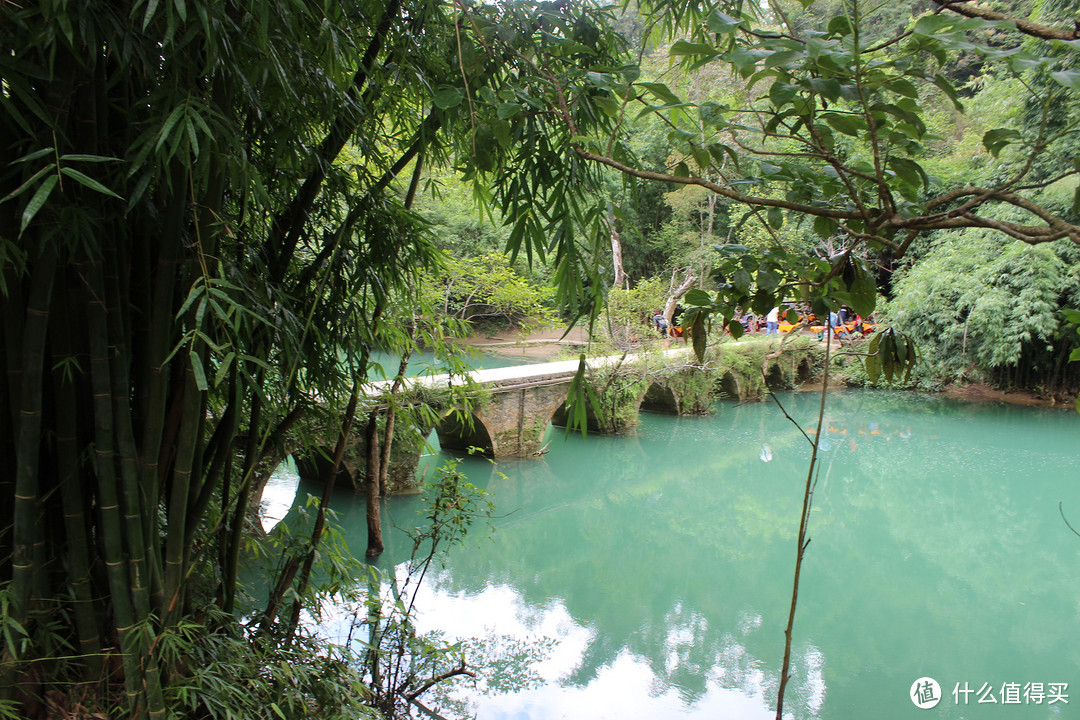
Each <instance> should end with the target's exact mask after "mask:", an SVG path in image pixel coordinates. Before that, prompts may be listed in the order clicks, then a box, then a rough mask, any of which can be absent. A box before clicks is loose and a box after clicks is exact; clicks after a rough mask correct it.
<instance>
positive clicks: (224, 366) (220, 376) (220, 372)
mask: <svg viewBox="0 0 1080 720" xmlns="http://www.w3.org/2000/svg"><path fill="white" fill-rule="evenodd" d="M235 358H236V352H235V351H230V352H229V353H228V354H227V355H226V356H225V357H224V358H223V359H222V361H221V364H220V365H219V366H218V369H217V373H215V374H214V387H220V386H221V383H222V381H224V380H225V376H226V375H227V374H228V373H229V368H230V367H232V363H233V360H234V359H235Z"/></svg>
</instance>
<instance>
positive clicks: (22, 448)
mask: <svg viewBox="0 0 1080 720" xmlns="http://www.w3.org/2000/svg"><path fill="white" fill-rule="evenodd" d="M55 276H56V249H55V247H53V246H52V245H51V244H49V245H47V246H46V247H45V249H44V250H43V251H42V254H41V255H40V256H39V257H38V259H37V261H36V262H35V263H34V270H33V272H32V273H31V275H30V277H31V281H30V292H29V297H28V299H27V303H26V319H25V321H24V322H23V334H22V348H21V350H22V358H21V367H22V372H21V377H20V383H21V385H22V388H21V389H22V392H20V393H19V394H18V395H17V396H15V395H14V394H13V397H19V415H18V422H17V423H16V425H15V430H16V436H15V441H16V445H15V501H14V503H13V506H12V513H13V525H14V526H13V528H12V531H11V535H12V554H11V611H10V612H11V615H10V617H11V620H13V621H14V622H15V623H18V626H21V627H22V628H28V627H29V622H28V620H29V618H30V614H31V609H32V603H33V600H34V599H35V597H36V596H37V595H38V594H39V592H38V591H39V587H38V586H39V585H40V583H41V573H42V572H43V570H44V568H43V558H42V557H41V549H42V543H43V542H44V537H45V533H44V523H43V521H44V518H43V514H42V504H41V496H40V487H39V482H38V481H39V478H38V470H39V463H40V458H41V431H42V427H41V426H42V421H41V411H42V405H43V402H44V394H45V393H44V385H43V381H44V377H43V376H44V367H45V346H46V342H47V340H48V332H49V305H50V302H51V297H52V290H53V283H54V279H55ZM18 626H17V627H18ZM18 634H19V635H21V633H18ZM13 671H14V666H10V667H9V668H5V670H4V672H3V676H2V678H0V686H2V687H4V688H5V692H6V689H7V688H9V687H10V684H11V681H12V676H11V673H12V672H13Z"/></svg>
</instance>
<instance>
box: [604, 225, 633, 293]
mask: <svg viewBox="0 0 1080 720" xmlns="http://www.w3.org/2000/svg"><path fill="white" fill-rule="evenodd" d="M607 223H608V234H609V235H610V236H611V264H612V266H613V268H614V270H615V279H614V280H612V285H611V286H612V287H617V288H622V289H624V290H628V289H629V288H630V279H629V278H628V277H627V276H626V271H625V270H623V260H622V241H621V240H620V239H619V231H618V230H616V229H615V208H614V207H612V205H611V203H608V217H607Z"/></svg>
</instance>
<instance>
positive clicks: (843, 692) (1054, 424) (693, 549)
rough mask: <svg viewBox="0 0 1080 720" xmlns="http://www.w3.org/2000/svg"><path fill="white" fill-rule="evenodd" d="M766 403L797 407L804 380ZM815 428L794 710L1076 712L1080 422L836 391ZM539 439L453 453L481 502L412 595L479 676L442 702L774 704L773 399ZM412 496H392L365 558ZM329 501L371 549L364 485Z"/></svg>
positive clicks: (789, 505) (561, 709) (793, 442)
mask: <svg viewBox="0 0 1080 720" xmlns="http://www.w3.org/2000/svg"><path fill="white" fill-rule="evenodd" d="M781 399H782V401H783V402H784V404H785V407H787V409H788V411H789V413H790V414H791V415H792V416H793V417H794V418H795V419H796V420H798V421H800V422H801V423H802V424H803V425H804V427H807V428H810V427H812V426H813V425H814V421H815V418H816V410H817V402H818V399H817V396H816V395H815V394H812V393H805V394H789V395H784V396H782V398H781ZM823 433H824V439H823V442H822V451H823V456H822V463H821V468H820V475H819V479H818V483H817V488H816V493H815V496H814V505H813V512H812V520H811V528H810V536H811V543H810V546H809V549H808V551H807V557H806V561H805V563H804V566H803V580H802V589H801V593H800V596H799V606H798V613H797V616H796V622H795V631H794V642H793V658H794V660H793V662H794V669H793V677H792V681H791V684H790V686H789V689H788V694H787V700H786V704H785V709H786V710H787V711H789V712H786V713H785V714H786V715H788V716H789V717H793V718H796V719H798V720H804V719H809V718H819V719H821V720H868V719H869V720H873V719H876V718H882V719H889V718H931V717H932V718H950V719H954V718H955V719H959V718H969V719H971V720H981V719H983V718H985V719H987V720H991V719H996V718H1009V719H1010V720H1029V719H1036V718H1070V717H1080V536H1077V535H1076V534H1074V533H1073V532H1072V531H1071V530H1070V529H1069V527H1068V526H1067V524H1066V522H1065V519H1064V518H1068V520H1069V521H1070V522H1072V524H1073V526H1074V527H1076V528H1077V529H1080V442H1078V439H1080V416H1078V415H1077V414H1076V413H1075V412H1071V411H1065V410H1051V409H1033V408H1020V407H1007V406H998V405H994V404H971V403H963V402H956V401H948V400H945V399H942V398H935V397H926V396H918V395H912V394H901V393H890V392H872V391H845V392H838V393H835V394H832V395H831V396H830V398H829V402H828V405H827V410H826V420H825V422H824V429H823ZM549 434H550V440H551V443H550V447H549V449H550V452H549V453H548V454H546V455H544V456H543V457H542V458H539V459H535V458H530V459H523V460H508V461H500V462H499V463H498V465H497V466H495V467H493V466H492V464H491V463H489V462H488V461H486V460H482V459H466V460H464V461H463V463H462V465H461V468H462V469H463V470H464V472H465V473H466V474H467V475H468V476H469V478H470V480H471V481H472V482H474V483H475V484H476V485H479V486H481V487H483V488H485V489H486V490H487V491H488V492H489V493H490V494H491V497H492V498H493V499H494V501H495V503H496V504H497V508H498V509H497V512H496V514H497V516H498V517H497V518H496V519H494V520H493V521H492V523H491V525H492V527H491V528H490V529H488V528H486V527H478V529H477V530H476V532H475V533H474V534H473V535H472V536H470V538H469V539H468V540H467V541H466V542H465V543H464V544H463V545H462V546H459V547H456V548H454V549H453V550H452V551H451V552H450V554H449V555H448V557H447V558H446V561H445V565H444V566H438V567H435V568H433V570H432V572H431V573H430V574H429V576H428V578H427V580H426V583H425V586H424V591H423V592H422V593H421V595H420V597H419V599H418V607H419V608H420V616H419V624H420V627H421V629H422V630H424V631H439V632H442V633H444V634H445V636H446V637H447V638H449V639H458V638H460V639H463V640H468V639H471V641H470V643H469V645H470V647H472V652H471V655H470V658H471V660H472V661H473V662H474V663H475V664H476V665H477V666H478V667H480V668H481V669H482V670H484V669H486V670H487V673H488V674H487V676H486V677H482V678H481V679H480V680H479V681H477V682H475V683H472V682H471V681H470V682H469V683H468V684H464V685H462V686H461V687H459V688H458V689H457V690H455V691H454V694H455V697H456V698H457V700H458V701H459V702H461V703H464V704H465V706H466V707H468V708H470V710H471V712H473V713H475V716H476V717H477V718H479V720H494V719H501V718H507V719H510V718H512V719H514V720H524V719H529V720H548V719H553V718H585V719H589V720H598V719H601V718H612V719H616V718H618V719H620V720H622V719H625V718H644V719H651V718H658V719H667V718H671V719H672V720H679V719H685V718H710V719H716V718H719V719H725V720H729V719H732V720H740V719H743V718H746V719H754V720H758V719H761V720H764V719H765V718H772V717H773V714H774V713H775V711H774V710H773V711H770V710H769V708H771V707H775V704H774V703H775V694H776V688H777V683H778V675H779V672H780V666H781V659H782V656H783V648H784V637H783V629H784V624H785V622H786V619H787V612H788V607H789V604H790V593H791V576H792V570H793V566H794V555H795V534H796V531H797V526H798V517H799V509H800V505H801V498H802V488H803V483H804V482H805V478H806V467H807V462H808V460H809V457H810V445H809V443H808V441H807V440H806V439H805V438H804V437H803V436H802V435H801V434H800V432H799V430H797V429H796V428H795V427H794V425H792V423H791V422H789V421H788V420H786V419H785V418H784V416H783V414H782V413H781V412H780V411H779V410H778V409H777V407H776V406H775V405H774V404H772V403H766V402H761V403H751V404H746V405H742V406H736V405H733V404H720V405H718V406H717V412H716V413H715V414H714V415H712V416H710V417H701V418H697V417H682V418H678V417H669V416H662V415H652V414H647V415H644V416H643V417H642V423H641V425H640V427H639V428H638V431H637V433H636V434H634V435H630V436H620V437H605V436H596V435H589V436H588V437H587V438H584V439H583V438H582V437H580V436H578V435H570V436H565V435H564V433H563V431H562V430H561V429H549ZM429 460H430V461H432V462H438V461H440V457H439V456H436V457H433V458H429ZM301 490H302V492H303V491H307V489H306V488H301ZM271 492H272V491H271ZM419 502H420V501H419V499H418V498H416V497H399V498H391V499H390V500H389V501H388V503H387V505H386V509H385V512H386V514H387V516H388V517H389V522H388V523H387V546H388V550H387V553H386V554H385V555H384V556H383V558H381V560H380V564H381V565H382V566H384V567H390V566H391V565H396V564H399V563H402V562H403V561H404V560H405V559H406V557H407V554H408V551H409V543H408V541H407V538H406V537H405V536H404V535H403V533H401V532H400V530H394V529H392V526H393V525H395V524H396V525H397V526H399V527H407V526H411V525H413V524H416V523H417V522H418V516H417V514H416V511H417V509H418V508H419ZM334 503H335V507H336V509H337V512H338V513H339V519H340V521H341V522H342V523H343V525H344V527H345V535H346V539H347V541H348V542H349V544H350V547H352V548H353V549H354V550H355V551H356V552H362V551H363V548H364V542H365V537H366V535H365V532H366V531H365V527H364V522H365V521H364V510H363V502H362V500H361V499H360V498H354V497H352V496H351V495H349V494H341V495H339V496H337V497H335V500H334ZM1059 504H1060V508H1059ZM1063 515H1064V518H1063ZM329 627H331V631H332V628H333V622H331V623H330V624H329ZM921 678H933V679H934V680H935V681H936V682H937V687H938V688H940V689H939V690H937V691H936V692H931V694H932V695H934V696H935V697H936V698H937V699H938V704H937V706H936V707H934V708H933V709H928V710H927V709H920V708H919V707H917V706H916V701H920V702H924V701H929V700H930V698H928V697H927V691H926V688H927V687H928V686H927V685H926V683H925V681H924V682H923V683H922V684H916V681H917V680H919V679H921ZM913 685H914V687H913ZM930 688H931V690H933V686H930ZM920 690H922V691H923V692H922V694H921V696H920V693H919V691H920ZM991 700H993V701H994V702H990V701H991ZM927 704H929V703H927Z"/></svg>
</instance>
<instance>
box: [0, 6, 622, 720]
mask: <svg viewBox="0 0 1080 720" xmlns="http://www.w3.org/2000/svg"><path fill="white" fill-rule="evenodd" d="M463 9H464V7H463V6H455V5H452V4H450V3H444V2H439V1H437V0H430V1H425V0H420V1H418V2H411V1H410V0H390V1H389V2H385V3H384V2H381V1H378V2H375V1H373V2H358V3H336V2H313V1H309V0H298V1H296V2H281V3H279V2H270V1H269V0H267V1H262V0H258V1H257V2H253V3H252V2H243V3H240V2H209V1H202V0H178V1H176V2H166V3H159V2H157V0H147V1H143V2H135V3H121V2H97V3H92V4H89V3H71V2H66V1H65V0H44V1H43V2H41V3H23V4H15V3H3V4H0V36H2V38H3V43H4V50H3V52H2V53H0V173H2V174H0V198H2V203H0V305H2V315H3V324H2V338H3V341H2V345H3V353H2V357H0V365H2V367H3V376H4V382H3V383H2V389H0V407H2V408H3V409H4V412H3V413H2V414H0V493H2V494H3V498H4V499H3V501H0V508H2V510H0V581H2V584H0V593H2V598H0V599H2V601H3V608H4V628H3V638H4V643H3V647H2V662H0V669H2V673H0V709H6V710H7V711H10V712H15V713H16V714H24V715H28V716H29V715H34V714H39V713H44V712H45V710H44V709H42V704H43V703H46V702H53V704H54V705H55V702H56V701H55V698H54V695H55V692H56V691H57V689H60V690H63V689H65V688H66V689H70V688H72V687H79V686H80V683H82V684H83V685H82V688H83V690H82V692H83V693H88V694H89V695H90V696H95V694H96V697H97V698H98V699H99V701H101V700H102V699H107V698H109V697H110V693H111V692H112V690H111V688H113V687H117V685H118V684H117V682H116V681H117V680H118V679H120V678H122V687H123V688H125V690H124V692H123V694H122V695H117V696H113V701H114V702H115V703H116V704H118V705H119V706H120V707H122V708H123V712H124V713H125V715H126V714H130V716H132V717H138V716H147V715H149V716H151V717H165V716H166V715H171V714H177V713H178V712H179V711H178V710H177V707H180V706H178V705H177V704H176V702H175V701H176V692H177V691H176V690H175V687H177V685H178V683H179V684H182V681H183V680H184V678H185V676H190V675H191V674H192V673H193V672H195V668H193V667H192V666H190V665H189V664H187V663H186V662H185V661H182V660H180V659H177V658H174V657H170V656H169V654H168V653H166V652H164V650H163V648H164V647H165V646H166V644H167V643H166V642H165V639H166V638H168V637H171V636H174V635H175V634H176V633H178V632H179V631H180V629H182V628H190V627H191V626H192V623H194V624H195V626H198V627H204V628H206V632H211V633H214V632H217V633H225V634H226V635H229V634H230V633H235V632H236V629H237V628H238V627H239V625H237V624H236V620H235V619H230V618H233V615H234V614H236V613H239V612H240V607H239V605H240V603H239V601H238V588H237V573H238V563H239V558H240V557H241V549H242V546H243V545H244V543H245V541H246V534H247V532H248V528H247V525H246V522H247V518H248V514H249V498H250V496H251V494H252V489H253V487H257V486H258V483H259V481H260V478H262V479H265V475H266V474H267V473H268V472H269V471H270V470H271V469H272V467H273V465H274V463H275V462H276V461H277V460H278V459H279V458H280V456H281V453H282V452H284V448H286V447H287V446H288V444H289V443H290V442H298V441H300V440H297V437H298V434H299V433H300V432H301V429H302V427H303V426H304V422H305V420H306V419H307V418H310V417H311V416H312V415H314V414H317V413H318V412H326V409H327V408H330V409H331V410H335V409H336V412H333V413H330V414H331V415H332V416H335V417H338V418H339V422H340V417H341V415H342V409H343V408H344V406H345V405H346V402H347V400H348V399H349V397H350V394H351V396H352V404H353V405H355V401H356V397H355V390H354V389H355V387H356V383H357V382H358V381H359V380H360V379H362V378H363V377H364V374H365V372H366V367H367V365H368V363H369V353H370V351H371V350H372V349H373V348H376V347H379V348H388V347H389V348H394V347H396V348H399V349H401V350H402V351H404V352H407V351H408V348H409V347H411V344H412V343H414V342H415V341H416V338H415V337H413V335H414V334H415V333H410V330H409V329H410V328H415V326H416V323H414V322H413V315H414V313H415V312H416V307H415V306H414V301H415V297H414V295H413V293H412V290H413V288H414V284H415V275H416V273H417V272H419V271H420V270H422V269H425V268H432V267H435V266H437V264H438V261H439V260H438V255H437V253H436V252H435V251H434V250H433V247H432V244H431V243H430V241H429V239H428V237H427V235H426V232H427V230H426V228H425V227H424V225H423V223H422V222H420V221H419V220H418V219H417V217H416V216H415V215H414V214H413V213H411V212H409V210H408V209H407V206H408V204H409V202H410V200H411V198H412V197H413V196H414V195H415V193H416V192H418V191H420V190H421V188H419V187H418V183H419V179H420V177H421V168H422V167H423V166H424V164H425V163H427V164H441V165H447V164H449V165H453V166H454V167H457V168H458V169H459V170H461V171H463V172H466V173H471V174H472V176H473V177H477V176H478V175H477V174H479V173H495V174H499V175H500V177H501V182H500V183H499V184H498V185H497V187H500V188H502V189H501V190H499V191H497V192H496V193H494V194H491V195H489V196H487V197H481V198H480V199H481V200H483V201H485V202H498V203H499V204H500V205H501V210H502V212H503V213H504V214H505V215H506V216H508V217H510V218H512V219H513V220H514V222H515V223H516V224H515V228H516V232H517V233H518V237H519V239H520V238H521V237H525V238H527V240H526V242H525V244H524V245H525V246H526V247H527V249H528V251H529V252H530V254H533V253H538V254H543V253H544V251H545V250H546V249H547V248H548V247H549V243H548V240H547V238H549V237H557V238H558V244H559V248H561V249H560V250H559V252H558V258H557V262H558V263H560V267H562V268H563V270H562V272H564V274H566V275H567V277H572V278H574V279H575V280H576V283H575V282H570V283H568V287H569V288H570V289H571V291H573V290H574V288H575V287H576V288H577V289H578V290H580V289H581V288H582V287H583V285H582V283H581V279H580V278H581V275H580V273H579V272H578V270H577V269H576V267H574V265H575V263H576V258H577V256H578V253H579V252H580V249H579V246H578V244H577V242H578V241H576V240H574V237H575V230H576V229H577V228H578V227H582V226H584V225H582V223H584V224H587V223H588V222H589V218H588V215H587V213H586V212H584V211H583V210H582V208H583V207H584V206H582V205H581V200H580V197H581V196H580V192H581V191H582V190H584V189H585V188H586V187H587V186H588V184H589V182H590V177H591V173H594V172H595V171H593V170H590V169H589V168H588V167H587V166H585V164H584V163H581V162H579V161H575V160H572V159H571V158H570V156H569V155H567V154H565V153H563V154H558V153H556V152H555V151H554V149H553V147H552V146H549V145H548V144H547V143H548V142H549V140H548V139H547V138H549V135H557V134H558V133H559V132H564V131H563V130H561V129H560V128H561V124H560V125H557V126H556V127H555V128H554V129H553V130H552V132H551V133H550V134H549V133H548V132H547V131H546V130H545V128H544V124H545V123H546V122H547V120H546V118H545V117H544V115H543V114H541V113H539V112H537V111H536V110H537V108H535V107H530V106H529V104H528V102H527V92H528V90H527V88H528V86H529V83H537V82H542V81H544V80H543V78H542V77H541V76H540V75H538V74H537V72H536V65H534V64H533V63H534V62H536V63H541V64H543V65H544V66H545V67H546V68H547V72H550V73H561V74H575V73H576V74H582V73H584V72H585V70H584V68H583V66H584V65H585V64H587V63H594V62H597V61H598V60H603V58H604V54H605V53H609V52H614V51H616V50H618V49H619V46H618V45H617V43H616V42H615V40H614V39H611V45H610V46H605V45H604V42H598V40H599V39H600V35H599V32H598V31H595V30H592V31H591V30H590V29H591V28H593V27H594V26H595V25H599V24H600V20H602V19H603V18H602V17H600V16H599V15H598V14H597V12H596V11H595V10H593V9H591V8H588V7H582V8H578V9H567V8H563V7H555V6H543V7H536V6H531V5H523V6H521V7H518V6H515V5H513V4H507V5H504V6H502V7H501V8H495V7H493V6H480V7H478V8H474V9H473V10H472V11H471V12H469V13H468V14H465V13H463V12H462V10H463ZM590 31H591V32H592V33H593V39H592V41H591V44H590V50H589V52H587V53H585V52H582V51H581V47H582V46H581V45H580V43H576V42H574V41H573V38H574V36H575V34H580V33H587V32H590ZM612 38H613V36H612ZM511 43H512V48H513V49H512V50H511ZM526 54H527V55H528V59H526V57H525V56H526ZM569 102H570V103H571V104H573V103H574V101H573V99H571V100H570V101H569ZM594 110H595V109H594V108H590V107H589V106H588V105H587V104H582V105H581V106H580V109H573V108H571V109H570V112H572V113H574V114H575V116H576V117H577V122H578V123H580V124H581V125H582V126H584V127H589V126H591V125H592V124H595V123H596V122H598V121H599V117H598V116H597V115H596V113H595V111H594ZM515 116H520V117H515ZM575 212H576V215H577V217H578V224H577V225H574V224H573V223H572V222H571V220H570V216H571V215H572V214H574V213H575ZM433 332H437V329H435V330H433ZM350 390H352V392H351V393H350ZM353 405H351V406H350V408H351V407H352V406H353ZM346 414H351V413H346ZM350 421H351V417H348V418H347V421H346V427H345V429H346V430H347V428H348V424H349V422H350ZM357 425H358V426H362V423H357ZM317 538H318V533H316V535H315V540H314V541H312V542H317ZM313 552H314V548H310V549H309V550H308V553H309V555H308V560H307V562H305V563H303V564H304V573H301V575H306V574H307V573H308V572H309V571H310V557H311V555H310V553H313ZM297 564H298V563H296V562H292V563H291V564H290V566H291V567H292V568H293V569H294V570H295V568H296V566H297ZM288 584H290V583H286V585H288ZM286 590H287V588H282V591H281V592H280V593H275V596H276V597H277V598H278V599H280V597H281V596H282V595H283V594H284V595H286V596H287V595H288V593H287V592H286ZM293 594H296V593H293ZM278 605H279V604H274V605H273V607H272V608H271V610H270V611H269V612H268V613H266V616H264V617H262V618H261V619H260V621H259V622H258V623H255V624H253V627H254V626H255V625H258V627H260V628H262V630H261V631H260V632H258V633H253V637H256V638H257V640H252V642H256V641H257V642H258V643H261V644H262V645H263V646H272V645H273V644H274V643H275V642H276V643H284V644H286V645H287V644H288V638H283V637H282V635H285V634H287V633H285V632H283V631H282V630H281V627H282V626H284V627H286V628H287V629H289V630H295V625H296V618H297V617H298V615H299V611H298V610H297V609H295V608H294V611H293V612H292V613H291V622H290V623H287V624H286V623H282V624H281V625H279V624H278V622H277V615H278V613H277V607H278ZM223 617H224V618H226V619H225V620H222V618H223ZM213 618H216V620H213ZM215 624H216V626H217V629H216V630H215V627H214V626H215ZM59 658H63V659H62V660H60V659H59ZM170 688H173V689H170ZM170 693H171V694H170ZM50 698H54V699H52V700H50ZM337 700H338V701H340V700H341V698H340V697H338V698H337ZM189 704H192V705H194V706H195V707H193V708H192V712H195V713H196V714H198V713H199V712H202V710H200V709H199V707H198V702H197V701H190V702H189ZM181 705H182V704H181ZM275 707H276V706H275ZM203 709H205V708H203ZM53 710H54V711H55V710H56V708H55V707H54V708H53ZM262 712H267V713H270V712H271V711H270V709H267V708H264V709H263V710H262ZM271 714H272V713H271Z"/></svg>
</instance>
